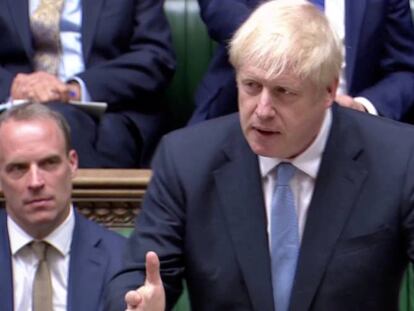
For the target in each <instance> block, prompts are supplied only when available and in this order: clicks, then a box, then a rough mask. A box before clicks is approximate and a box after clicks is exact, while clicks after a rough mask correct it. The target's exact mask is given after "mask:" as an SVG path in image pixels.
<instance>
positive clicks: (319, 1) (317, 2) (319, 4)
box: [309, 0, 325, 11]
mask: <svg viewBox="0 0 414 311" xmlns="http://www.w3.org/2000/svg"><path fill="white" fill-rule="evenodd" d="M309 1H310V2H312V3H313V4H314V5H316V6H317V7H319V9H321V11H323V10H324V8H325V1H324V0H309Z"/></svg>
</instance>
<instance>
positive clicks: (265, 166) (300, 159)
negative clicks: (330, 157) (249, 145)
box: [259, 108, 332, 179]
mask: <svg viewBox="0 0 414 311" xmlns="http://www.w3.org/2000/svg"><path fill="white" fill-rule="evenodd" d="M331 126H332V110H331V108H329V109H327V110H326V113H325V117H324V119H323V122H322V126H321V129H320V131H319V133H318V135H317V136H316V139H315V140H314V141H313V142H312V144H311V145H310V146H309V147H308V148H307V149H306V150H305V151H304V152H302V153H301V154H299V155H298V156H297V157H295V158H294V159H289V160H286V159H280V158H269V157H263V156H259V165H260V172H261V175H262V177H265V176H267V175H268V174H269V173H270V171H271V170H272V169H273V168H275V167H276V166H277V165H278V164H279V163H280V162H290V163H292V164H293V165H294V166H295V167H297V168H298V169H299V170H301V171H302V172H304V173H306V174H307V175H309V176H310V177H312V178H313V179H316V176H317V175H318V171H319V165H320V163H321V160H322V153H323V151H324V150H325V145H326V142H327V140H328V135H329V132H330V129H331Z"/></svg>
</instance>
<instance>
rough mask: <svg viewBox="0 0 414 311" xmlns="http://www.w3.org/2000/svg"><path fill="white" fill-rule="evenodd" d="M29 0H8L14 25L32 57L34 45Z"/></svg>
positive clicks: (28, 54) (28, 55) (27, 52)
mask: <svg viewBox="0 0 414 311" xmlns="http://www.w3.org/2000/svg"><path fill="white" fill-rule="evenodd" d="M28 1H29V0H7V3H8V6H9V10H10V13H11V16H12V17H13V21H14V27H15V29H17V33H18V34H19V37H20V39H21V41H22V44H23V47H24V50H25V51H26V54H27V57H28V58H29V59H31V58H32V55H33V47H32V44H31V34H30V21H29V3H28Z"/></svg>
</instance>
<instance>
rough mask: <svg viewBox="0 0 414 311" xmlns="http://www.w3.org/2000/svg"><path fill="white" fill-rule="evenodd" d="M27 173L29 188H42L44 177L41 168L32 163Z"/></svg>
mask: <svg viewBox="0 0 414 311" xmlns="http://www.w3.org/2000/svg"><path fill="white" fill-rule="evenodd" d="M29 174H30V176H29V178H30V180H29V188H31V189H32V190H36V189H40V188H42V187H43V185H44V178H43V174H42V172H41V170H40V169H39V168H38V167H37V166H36V165H33V166H31V167H30V172H29Z"/></svg>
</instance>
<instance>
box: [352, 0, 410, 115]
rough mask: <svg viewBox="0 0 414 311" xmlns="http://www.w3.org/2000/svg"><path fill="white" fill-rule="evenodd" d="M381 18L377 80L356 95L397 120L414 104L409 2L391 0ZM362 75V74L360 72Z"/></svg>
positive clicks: (382, 113) (383, 113)
mask: <svg viewBox="0 0 414 311" xmlns="http://www.w3.org/2000/svg"><path fill="white" fill-rule="evenodd" d="M385 14H386V16H385V17H384V23H385V28H384V37H383V38H380V39H378V40H381V41H382V42H384V45H383V50H382V51H376V52H378V53H382V54H383V56H382V58H381V62H380V72H379V73H378V77H379V78H378V80H377V82H376V83H375V84H373V85H372V86H371V87H369V88H366V89H364V90H362V91H361V92H360V93H359V94H356V95H357V96H363V97H366V98H368V99H369V100H370V101H371V102H372V103H373V104H374V106H375V107H376V109H377V111H378V112H379V114H380V115H382V116H385V117H389V118H392V119H395V120H400V119H401V118H402V117H403V116H404V114H405V113H407V112H408V110H409V109H410V108H411V107H412V106H413V105H414V27H413V22H412V17H411V10H410V6H409V1H407V0H393V1H390V3H389V4H388V8H387V12H386V13H385ZM362 74H363V73H362Z"/></svg>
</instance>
